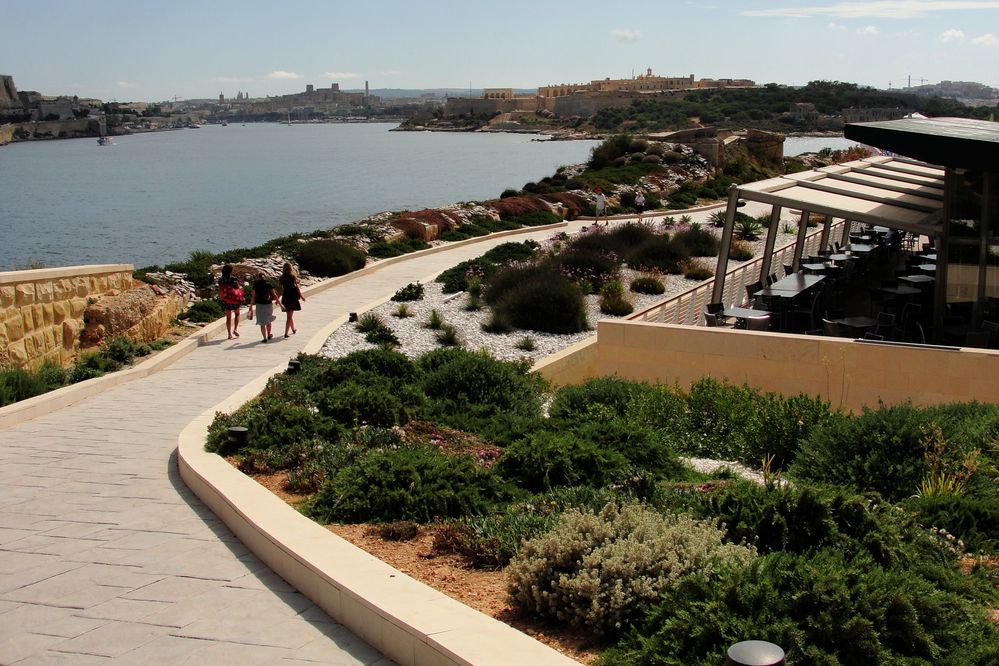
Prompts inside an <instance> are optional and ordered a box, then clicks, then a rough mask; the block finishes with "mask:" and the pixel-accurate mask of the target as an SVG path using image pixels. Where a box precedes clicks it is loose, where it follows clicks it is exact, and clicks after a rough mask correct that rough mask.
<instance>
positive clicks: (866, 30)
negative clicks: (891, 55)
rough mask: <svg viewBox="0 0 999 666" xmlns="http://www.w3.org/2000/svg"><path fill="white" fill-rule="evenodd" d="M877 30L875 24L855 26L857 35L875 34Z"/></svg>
mask: <svg viewBox="0 0 999 666" xmlns="http://www.w3.org/2000/svg"><path fill="white" fill-rule="evenodd" d="M879 32H881V31H880V30H878V26H876V25H865V26H864V27H863V28H857V34H858V35H876V34H878V33H879Z"/></svg>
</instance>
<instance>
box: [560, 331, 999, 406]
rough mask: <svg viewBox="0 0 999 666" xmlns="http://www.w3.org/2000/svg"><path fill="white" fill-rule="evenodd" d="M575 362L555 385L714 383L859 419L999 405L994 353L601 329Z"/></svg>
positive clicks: (760, 335) (564, 360)
mask: <svg viewBox="0 0 999 666" xmlns="http://www.w3.org/2000/svg"><path fill="white" fill-rule="evenodd" d="M594 348H595V349H594ZM566 351H568V350H566ZM594 351H595V354H596V359H595V362H594V359H593V358H592V357H593V354H594ZM577 355H578V356H579V358H575V357H574V355H573V354H567V355H563V356H562V357H561V358H559V359H556V360H555V361H554V362H553V363H552V364H550V365H549V366H548V367H546V368H544V369H541V370H540V371H541V372H542V374H544V375H545V376H547V377H549V378H551V379H552V380H554V381H556V383H562V382H565V381H570V382H572V383H578V382H581V381H584V380H585V379H587V378H589V377H594V376H609V375H617V376H619V377H624V378H627V379H634V380H638V381H646V382H651V383H662V384H668V385H673V384H677V385H679V386H682V387H687V386H690V385H691V384H692V383H693V382H695V381H697V380H698V379H700V378H702V377H714V378H716V379H722V380H726V381H728V382H731V383H733V384H744V383H745V384H749V385H751V386H755V387H758V388H761V389H763V390H766V391H774V392H777V393H782V394H784V395H795V394H798V393H806V394H808V395H819V396H822V397H823V398H825V399H826V400H829V401H830V402H831V403H832V405H833V407H842V408H843V409H847V410H851V411H855V412H858V411H860V410H861V409H862V408H863V407H864V406H871V407H877V405H878V402H879V401H883V402H885V403H886V404H895V403H899V402H904V401H907V400H911V401H912V403H913V404H916V405H935V404H941V403H946V402H958V401H962V402H963V401H970V400H977V401H979V402H992V403H999V351H995V350H987V349H945V348H933V347H925V346H923V347H920V346H896V345H883V344H872V343H866V342H857V341H855V340H848V339H845V338H827V337H823V336H815V335H785V334H777V333H767V332H756V331H737V330H732V329H724V328H706V327H702V326H675V325H672V324H651V323H643V322H631V321H621V320H618V321H615V320H603V321H601V322H599V323H598V324H597V343H596V345H593V346H592V347H582V348H580V349H578V350H577Z"/></svg>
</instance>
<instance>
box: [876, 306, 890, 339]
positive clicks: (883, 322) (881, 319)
mask: <svg viewBox="0 0 999 666" xmlns="http://www.w3.org/2000/svg"><path fill="white" fill-rule="evenodd" d="M877 322H878V323H877V326H875V328H874V333H875V334H877V335H880V336H881V337H882V338H884V339H889V336H890V335H891V333H892V331H894V330H895V315H893V314H891V313H890V312H879V313H878V317H877Z"/></svg>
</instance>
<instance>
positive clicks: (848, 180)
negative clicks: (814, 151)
mask: <svg viewBox="0 0 999 666" xmlns="http://www.w3.org/2000/svg"><path fill="white" fill-rule="evenodd" d="M742 201H757V202H760V203H767V204H771V205H772V206H773V214H772V215H771V217H770V229H769V234H768V236H767V245H766V249H765V250H764V258H763V262H764V266H763V271H764V273H766V272H767V271H769V267H770V263H771V262H770V259H771V255H772V254H773V250H774V247H773V242H774V239H775V238H776V235H777V227H778V225H779V223H780V216H781V211H782V210H783V209H793V210H794V211H795V212H797V211H800V214H801V220H802V222H803V224H800V225H799V232H798V238H797V243H796V247H795V253H794V263H795V266H794V267H795V269H797V267H798V263H799V261H800V258H801V250H802V248H803V247H804V242H805V235H806V233H805V229H806V226H807V224H806V223H807V221H808V219H809V216H810V214H812V213H817V214H820V215H825V216H826V220H827V227H826V229H828V221H829V220H831V219H832V218H840V219H843V220H845V221H846V224H845V225H844V230H843V238H844V239H845V238H846V237H847V235H848V233H849V230H850V227H851V223H852V222H861V223H865V224H870V225H874V226H883V227H889V228H892V229H899V230H902V231H908V232H911V233H913V234H918V235H921V236H929V237H931V238H935V237H937V236H939V235H940V233H941V232H942V229H943V215H944V210H943V208H944V170H943V169H942V168H940V167H936V166H932V165H929V164H924V163H922V162H917V161H914V160H909V159H904V158H898V157H886V156H879V157H870V158H866V159H862V160H856V161H853V162H845V163H843V164H836V165H832V166H827V167H822V168H820V169H814V170H810V171H803V172H799V173H793V174H787V175H784V176H779V177H777V178H771V179H769V180H763V181H758V182H755V183H747V184H744V185H736V186H733V187H732V188H731V189H730V190H729V199H728V208H727V210H726V216H725V229H724V231H723V233H722V246H721V249H720V252H719V254H718V269H717V271H716V273H715V285H714V294H713V298H712V300H713V301H716V302H717V301H719V300H720V299H721V295H722V293H723V290H724V287H725V272H726V267H727V263H728V252H729V248H730V247H731V243H732V231H733V227H734V225H735V213H736V210H737V207H738V206H739V204H740V202H742ZM826 242H827V234H825V233H824V234H823V240H822V243H823V246H824V245H825V244H826Z"/></svg>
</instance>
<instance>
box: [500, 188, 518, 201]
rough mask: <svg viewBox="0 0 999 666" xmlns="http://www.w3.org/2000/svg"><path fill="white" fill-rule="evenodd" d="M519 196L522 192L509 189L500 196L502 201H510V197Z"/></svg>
mask: <svg viewBox="0 0 999 666" xmlns="http://www.w3.org/2000/svg"><path fill="white" fill-rule="evenodd" d="M517 196H520V192H518V191H517V190H514V189H510V188H509V187H508V188H507V189H505V190H503V192H502V194H500V199H509V198H510V197H517Z"/></svg>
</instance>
